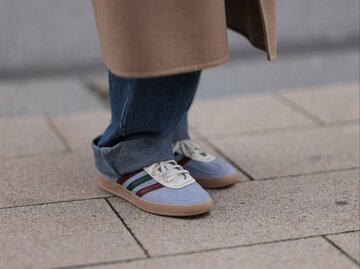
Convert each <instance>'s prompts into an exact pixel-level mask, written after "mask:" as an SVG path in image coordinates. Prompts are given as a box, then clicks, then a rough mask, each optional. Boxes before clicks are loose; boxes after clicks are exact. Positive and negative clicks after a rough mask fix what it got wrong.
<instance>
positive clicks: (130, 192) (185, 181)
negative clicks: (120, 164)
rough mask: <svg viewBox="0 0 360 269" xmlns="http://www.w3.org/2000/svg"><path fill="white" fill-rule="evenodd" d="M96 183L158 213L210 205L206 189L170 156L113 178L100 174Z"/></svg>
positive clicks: (202, 208)
mask: <svg viewBox="0 0 360 269" xmlns="http://www.w3.org/2000/svg"><path fill="white" fill-rule="evenodd" d="M98 184H99V186H100V187H101V188H102V189H104V190H106V191H108V192H110V193H112V194H115V195H117V196H119V197H121V198H123V199H125V200H127V201H129V202H131V203H133V204H134V205H136V206H137V207H139V208H141V209H143V210H145V211H147V212H150V213H154V214H159V215H165V216H193V215H199V214H203V213H206V212H208V211H209V210H210V209H211V207H212V205H213V201H212V199H211V198H210V196H209V195H208V193H207V192H206V191H205V190H204V189H203V188H202V187H201V186H200V185H199V184H198V183H196V181H195V180H194V178H193V177H192V176H191V175H190V174H189V172H188V171H187V170H185V169H184V168H183V167H181V166H180V165H178V164H177V163H176V162H175V161H174V160H169V161H163V162H159V163H155V164H152V165H150V166H147V167H144V168H143V169H140V170H138V171H135V172H133V173H129V174H125V175H122V176H121V177H119V178H118V179H117V180H116V181H114V180H110V179H105V178H100V179H99V181H98Z"/></svg>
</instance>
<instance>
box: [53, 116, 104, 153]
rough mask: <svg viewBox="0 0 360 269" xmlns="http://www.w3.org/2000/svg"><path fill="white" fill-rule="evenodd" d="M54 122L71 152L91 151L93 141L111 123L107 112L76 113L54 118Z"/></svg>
mask: <svg viewBox="0 0 360 269" xmlns="http://www.w3.org/2000/svg"><path fill="white" fill-rule="evenodd" d="M52 120H53V122H54V124H55V126H56V127H57V128H58V129H59V131H60V133H61V135H62V136H63V137H64V139H65V140H66V142H67V143H68V145H69V147H70V149H71V150H76V151H78V150H79V151H88V152H90V151H91V141H92V139H94V138H95V137H96V136H98V135H100V134H101V133H102V132H103V131H104V130H105V128H106V127H107V125H108V124H109V123H110V113H109V112H107V111H91V112H83V113H74V114H72V115H70V116H64V115H62V116H53V117H52Z"/></svg>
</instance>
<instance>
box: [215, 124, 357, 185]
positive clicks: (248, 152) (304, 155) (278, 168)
mask: <svg viewBox="0 0 360 269" xmlns="http://www.w3.org/2000/svg"><path fill="white" fill-rule="evenodd" d="M209 139H210V141H211V142H212V143H213V144H214V145H215V146H216V147H217V148H219V149H221V150H222V151H223V152H224V153H225V154H226V155H227V156H229V158H230V159H231V160H233V161H234V162H235V163H236V164H237V165H238V166H239V167H241V168H242V169H243V170H244V171H246V172H247V173H249V174H250V175H251V176H252V177H253V178H254V179H263V178H271V177H279V176H288V175H296V174H304V173H313V172H319V171H329V170H336V169H346V168H351V167H359V126H358V125H348V126H343V127H333V128H317V129H311V130H302V131H296V132H293V131H289V132H283V133H276V134H275V133H273V134H264V135H256V136H243V137H240V136H237V137H236V136H234V137H220V136H219V137H209Z"/></svg>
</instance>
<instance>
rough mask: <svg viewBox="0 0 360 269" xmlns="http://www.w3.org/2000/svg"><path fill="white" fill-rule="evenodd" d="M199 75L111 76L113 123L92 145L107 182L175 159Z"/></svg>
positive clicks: (110, 91)
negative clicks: (176, 136)
mask: <svg viewBox="0 0 360 269" xmlns="http://www.w3.org/2000/svg"><path fill="white" fill-rule="evenodd" d="M199 78H200V71H196V72H191V73H185V74H179V75H172V76H164V77H157V78H147V79H127V78H121V77H118V76H115V75H113V74H111V73H109V96H110V107H111V123H110V125H109V126H108V128H107V129H106V130H105V132H104V133H103V135H101V136H100V137H97V138H96V139H95V140H94V141H93V149H94V154H95V161H96V165H97V168H98V170H99V171H100V172H102V173H103V174H104V175H106V176H107V177H108V178H118V177H119V176H120V175H122V174H126V173H129V172H132V171H135V170H137V169H140V168H143V167H145V166H147V165H150V164H153V163H156V162H160V161H164V160H170V159H173V153H172V148H171V142H172V136H173V132H174V129H175V128H176V126H177V125H178V124H179V122H180V120H181V118H182V117H183V115H184V114H185V112H186V110H187V108H188V107H189V106H190V103H191V101H192V99H193V97H194V94H195V92H196V89H197V86H198V82H199Z"/></svg>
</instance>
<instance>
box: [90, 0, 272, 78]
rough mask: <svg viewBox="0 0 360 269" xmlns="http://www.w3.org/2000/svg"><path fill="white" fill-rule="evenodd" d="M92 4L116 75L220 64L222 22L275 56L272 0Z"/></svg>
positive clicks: (106, 0) (104, 0)
mask: <svg viewBox="0 0 360 269" xmlns="http://www.w3.org/2000/svg"><path fill="white" fill-rule="evenodd" d="M93 7H94V13H95V18H96V24H97V29H98V33H99V40H100V46H101V51H102V55H103V59H104V62H105V64H106V66H107V67H108V68H109V69H110V70H111V71H112V72H113V73H114V74H116V75H119V76H124V77H133V78H144V77H153V76H161V75H169V74H176V73H183V72H190V71H194V70H199V69H204V68H207V67H211V66H215V65H219V64H222V63H224V62H225V61H226V60H227V59H228V57H229V52H228V44H227V33H226V29H227V28H230V29H232V30H234V31H236V32H239V33H241V34H242V35H244V36H245V37H247V38H248V39H249V41H250V42H251V44H253V45H254V46H255V47H257V48H260V49H262V50H264V51H266V53H267V57H268V59H269V60H271V59H274V58H276V15H275V0H93Z"/></svg>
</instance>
